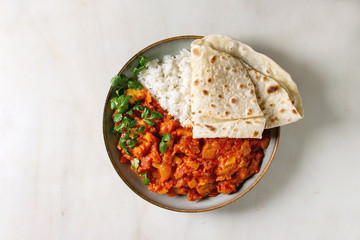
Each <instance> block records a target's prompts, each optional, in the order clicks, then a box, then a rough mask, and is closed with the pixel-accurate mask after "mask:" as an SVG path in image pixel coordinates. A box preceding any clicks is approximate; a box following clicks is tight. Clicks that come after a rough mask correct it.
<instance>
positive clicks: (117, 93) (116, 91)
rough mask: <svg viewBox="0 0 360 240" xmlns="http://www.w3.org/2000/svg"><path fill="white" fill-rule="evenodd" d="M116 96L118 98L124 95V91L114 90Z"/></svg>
mask: <svg viewBox="0 0 360 240" xmlns="http://www.w3.org/2000/svg"><path fill="white" fill-rule="evenodd" d="M115 93H116V95H118V96H120V95H123V94H124V89H123V88H118V89H117V90H115Z"/></svg>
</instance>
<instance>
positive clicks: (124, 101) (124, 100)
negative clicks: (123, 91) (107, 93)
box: [117, 95, 132, 113]
mask: <svg viewBox="0 0 360 240" xmlns="http://www.w3.org/2000/svg"><path fill="white" fill-rule="evenodd" d="M131 98H132V96H126V95H121V96H120V97H118V103H119V104H118V106H117V110H118V112H119V113H124V112H126V111H127V110H128V108H129V100H130V99H131Z"/></svg>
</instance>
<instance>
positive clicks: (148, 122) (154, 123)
mask: <svg viewBox="0 0 360 240" xmlns="http://www.w3.org/2000/svg"><path fill="white" fill-rule="evenodd" d="M144 122H145V123H147V124H149V125H150V126H152V127H154V126H155V125H156V122H154V121H151V120H148V119H146V120H144Z"/></svg>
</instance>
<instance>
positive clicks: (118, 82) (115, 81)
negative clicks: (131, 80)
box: [111, 74, 128, 88]
mask: <svg viewBox="0 0 360 240" xmlns="http://www.w3.org/2000/svg"><path fill="white" fill-rule="evenodd" d="M127 81H128V78H127V77H126V75H124V74H121V75H120V76H119V75H115V76H114V77H113V78H112V79H111V85H112V86H114V87H115V86H118V87H120V88H123V87H124V86H125V85H126V82H127Z"/></svg>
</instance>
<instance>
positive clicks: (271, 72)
mask: <svg viewBox="0 0 360 240" xmlns="http://www.w3.org/2000/svg"><path fill="white" fill-rule="evenodd" d="M193 44H197V45H201V46H208V47H211V48H213V49H215V50H218V51H222V52H225V53H228V54H230V55H231V56H233V57H235V58H238V59H240V60H241V61H242V62H243V64H244V65H246V67H247V68H248V70H249V71H250V72H249V75H250V77H251V80H252V81H253V83H254V84H256V87H255V89H256V93H257V97H258V100H259V104H260V106H261V108H262V110H263V112H264V115H265V117H266V128H272V127H276V126H282V125H285V124H288V123H291V122H295V121H297V120H299V119H301V118H302V117H303V116H304V109H303V107H302V100H301V96H300V94H299V91H298V89H297V86H296V84H295V82H294V81H293V80H292V78H291V76H290V75H289V74H288V73H287V72H286V71H285V70H283V69H282V68H281V67H280V66H279V65H278V64H277V63H275V62H274V61H273V60H272V59H270V58H269V57H267V56H265V55H263V54H261V53H258V52H256V51H254V50H253V49H252V48H251V47H249V46H248V45H246V44H243V43H241V42H239V41H236V40H234V39H232V38H229V37H227V36H222V35H210V36H207V37H205V38H202V39H197V40H195V41H194V42H193ZM257 78H259V79H260V80H261V79H265V81H256V80H257ZM266 80H269V81H266ZM271 86H272V88H271V89H270V88H269V87H271ZM268 88H269V89H270V90H271V91H270V92H272V93H271V94H267V93H268V92H267V91H266V89H268ZM274 90H276V91H274ZM282 102H285V103H282ZM270 104H271V105H270Z"/></svg>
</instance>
